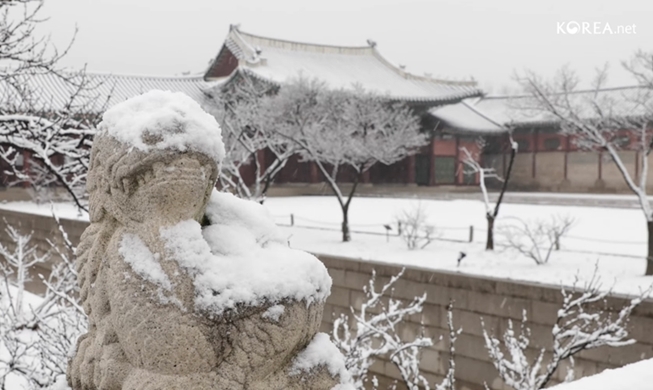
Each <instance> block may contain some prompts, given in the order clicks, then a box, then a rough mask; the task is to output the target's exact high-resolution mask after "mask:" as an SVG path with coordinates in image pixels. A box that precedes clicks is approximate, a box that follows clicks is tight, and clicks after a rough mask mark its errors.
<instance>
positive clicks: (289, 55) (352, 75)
mask: <svg viewBox="0 0 653 390" xmlns="http://www.w3.org/2000/svg"><path fill="white" fill-rule="evenodd" d="M225 46H226V47H227V48H228V49H229V51H231V53H232V54H233V55H235V56H236V57H237V58H238V59H239V60H241V61H240V68H239V70H240V71H245V72H248V73H250V74H252V75H254V76H256V77H260V78H262V79H264V80H267V81H270V82H273V83H275V84H281V83H284V82H288V81H289V80H292V79H293V78H297V77H299V76H302V77H308V78H317V79H319V80H321V81H324V82H326V83H327V85H328V86H329V87H331V88H352V87H353V86H354V85H360V86H362V87H363V88H365V89H366V90H369V91H373V92H376V93H379V94H383V95H388V96H390V97H392V98H396V99H399V100H406V101H424V102H449V101H457V100H460V99H463V98H465V97H470V96H479V95H480V91H479V89H478V88H477V87H476V83H475V82H471V81H466V82H465V81H462V82H455V81H446V80H437V79H433V78H430V77H426V76H424V77H423V76H416V75H413V74H410V73H408V72H405V71H404V70H403V69H400V68H398V67H396V66H394V65H392V64H391V63H389V62H388V61H387V60H386V59H384V58H383V57H382V56H381V55H380V54H379V53H378V51H377V50H376V48H375V47H373V46H365V47H339V46H326V45H314V44H305V43H298V42H290V41H283V40H278V39H271V38H265V37H259V36H256V35H252V34H248V33H244V32H241V31H239V30H238V29H237V28H232V30H231V31H230V32H229V35H228V37H227V39H226V41H225ZM218 60H219V58H218V59H216V61H215V62H214V64H215V63H217V62H218ZM212 72H213V68H210V69H209V71H208V72H207V75H206V76H207V79H208V78H214V77H224V76H227V75H215V74H213V73H212Z"/></svg>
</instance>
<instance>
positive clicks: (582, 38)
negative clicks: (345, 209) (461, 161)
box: [43, 0, 653, 93]
mask: <svg viewBox="0 0 653 390" xmlns="http://www.w3.org/2000/svg"><path fill="white" fill-rule="evenodd" d="M44 13H45V14H46V15H48V16H50V20H49V21H48V22H47V24H46V25H45V27H44V29H43V30H44V31H47V32H49V33H51V34H52V38H53V40H54V41H55V42H56V43H58V44H60V45H63V43H64V42H66V40H67V39H69V38H70V36H71V35H72V33H73V31H74V27H75V25H77V27H78V28H79V32H78V35H77V41H76V42H75V45H74V47H73V49H72V51H71V52H70V55H69V56H68V57H67V58H66V59H65V61H64V65H66V66H70V67H79V66H83V65H84V64H87V65H88V68H89V70H92V71H105V72H112V73H129V74H152V75H174V74H180V73H181V72H185V71H191V72H194V73H197V72H202V71H204V70H205V69H206V66H207V64H208V62H209V60H210V59H212V58H213V57H214V56H215V55H216V54H217V52H218V50H219V49H220V46H221V45H222V42H223V39H224V38H225V36H226V34H227V32H228V29H229V24H231V23H239V24H240V25H241V30H243V31H246V32H250V33H254V34H258V35H264V36H270V37H275V38H283V39H289V40H297V41H305V42H313V43H323V44H335V45H356V46H360V45H365V42H366V40H367V39H368V38H371V39H373V40H375V41H376V42H377V43H378V46H377V47H378V49H379V51H380V52H381V53H382V54H383V55H384V56H385V57H386V58H387V59H388V60H390V61H392V62H393V63H396V64H404V65H406V66H407V70H408V71H411V72H413V73H416V74H423V73H425V72H426V73H430V74H432V75H433V76H440V77H444V78H453V79H460V78H464V79H469V78H470V77H472V76H473V77H474V78H475V79H476V80H478V81H479V83H480V85H481V86H482V87H484V88H485V89H489V90H491V91H492V92H494V93H499V92H501V91H502V88H503V86H505V85H509V84H511V83H512V82H511V76H512V74H513V72H514V71H515V70H523V69H525V68H528V69H532V70H534V71H536V72H538V73H540V74H543V75H546V76H550V75H551V74H553V72H554V71H555V70H556V69H558V68H559V67H560V66H562V65H564V64H570V66H572V67H573V68H575V69H576V70H578V71H579V72H580V73H581V74H582V75H583V76H584V78H585V79H590V78H591V75H592V72H593V69H595V68H596V67H599V66H601V65H602V64H604V63H605V62H609V63H610V64H611V78H610V84H611V85H624V84H632V82H631V80H630V79H629V78H628V76H627V75H626V74H625V72H623V71H622V70H621V69H620V60H623V59H627V58H628V57H630V56H631V55H632V53H633V52H634V51H635V50H636V49H638V48H642V49H646V50H653V21H651V14H653V1H650V0H637V1H635V0H598V1H597V0H594V1H592V0H578V1H571V0H567V1H562V0H554V1H551V0H546V1H545V0H540V1H530V0H529V1H525V0H493V1H482V0H474V1H473V0H438V1H436V0H430V1H415V0H403V1H396V0H395V1H393V0H329V1H319V2H318V1H307V0H274V1H270V0H259V1H256V0H232V1H226V0H183V1H171V0H48V1H47V2H46V6H45V9H44ZM571 21H575V22H579V23H582V22H587V23H591V24H592V27H591V28H592V29H594V23H598V26H599V29H604V28H605V25H606V23H607V24H609V26H610V28H611V29H613V30H616V29H617V26H619V25H622V26H625V25H635V30H634V34H633V33H631V34H613V35H608V34H591V35H590V34H587V33H582V31H581V32H579V33H576V34H574V35H571V34H566V35H562V34H559V33H558V31H557V29H558V23H562V25H561V26H562V28H563V29H565V28H566V27H567V23H568V22H571ZM570 26H572V27H573V25H570Z"/></svg>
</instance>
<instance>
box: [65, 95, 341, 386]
mask: <svg viewBox="0 0 653 390" xmlns="http://www.w3.org/2000/svg"><path fill="white" fill-rule="evenodd" d="M223 155H224V147H223V145H222V141H221V138H220V128H219V126H218V124H217V123H216V121H215V120H214V118H213V117H211V116H210V115H208V114H206V113H205V112H204V111H202V110H201V108H200V107H199V105H198V104H197V103H195V102H194V101H193V100H191V99H190V98H188V97H187V96H186V95H183V94H179V93H177V94H175V93H171V92H162V91H152V92H149V93H146V94H144V95H141V96H139V97H136V98H133V99H130V100H128V101H126V102H124V103H122V104H119V105H117V106H115V107H114V108H112V109H110V110H108V111H107V112H106V113H105V114H104V116H103V122H102V124H101V125H100V127H99V133H98V135H97V136H96V138H95V140H94V143H93V150H92V157H91V163H90V168H89V174H88V191H89V194H90V219H91V225H90V226H89V227H88V228H87V229H86V231H85V232H84V234H83V236H82V241H81V243H80V245H79V248H78V260H77V261H78V265H77V266H78V271H79V283H80V286H81V296H80V298H81V301H82V302H83V306H84V310H85V311H86V313H87V314H88V316H89V330H88V333H87V334H85V335H84V336H82V337H81V338H80V340H79V342H78V344H77V351H76V353H75V355H74V357H73V358H72V361H71V364H70V367H69V372H68V380H69V383H70V385H71V386H72V388H73V389H74V390H82V389H84V390H86V389H102V390H112V389H129V390H145V389H157V390H173V389H183V390H195V389H197V390H200V389H225V390H226V389H228V390H238V389H256V390H274V389H279V390H280V389H333V388H337V389H348V388H350V385H348V384H346V383H347V382H348V378H347V377H348V374H347V372H346V370H345V368H344V361H343V359H342V356H341V355H340V353H339V352H338V350H337V349H336V348H335V346H333V344H331V343H330V341H329V338H328V337H327V336H326V335H325V334H320V333H317V330H318V327H319V325H320V321H321V317H322V310H323V305H324V300H325V299H326V297H327V296H328V294H329V292H330V288H331V279H330V278H329V275H328V274H327V271H326V269H325V268H324V266H323V265H322V263H320V262H319V261H318V260H317V259H316V258H315V257H313V256H311V255H309V254H307V253H304V252H301V251H297V250H292V249H290V248H288V245H287V243H286V240H285V239H284V238H283V237H281V236H280V234H279V232H278V231H277V228H276V226H275V225H274V223H273V221H272V219H271V217H270V216H269V214H268V213H267V212H266V211H265V209H264V208H263V206H260V205H258V204H256V203H253V202H249V201H244V200H240V199H237V198H235V197H233V196H232V195H230V194H224V193H218V192H217V191H215V190H214V184H215V181H216V178H217V176H218V167H219V164H220V161H221V160H222V158H223Z"/></svg>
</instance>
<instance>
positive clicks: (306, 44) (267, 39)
mask: <svg viewBox="0 0 653 390" xmlns="http://www.w3.org/2000/svg"><path fill="white" fill-rule="evenodd" d="M231 31H233V32H235V33H237V34H238V35H240V36H241V37H243V36H244V37H250V38H254V39H259V40H262V41H269V42H279V43H282V44H291V45H299V46H306V47H318V48H325V49H344V50H361V51H369V50H370V49H371V48H372V47H371V46H370V45H365V46H342V45H328V44H321V43H310V42H299V41H292V40H289V39H280V38H271V37H264V36H262V35H257V34H252V33H248V32H244V31H241V30H240V28H238V27H236V26H234V28H233V29H232V30H231ZM246 43H247V44H248V45H250V46H251V42H246Z"/></svg>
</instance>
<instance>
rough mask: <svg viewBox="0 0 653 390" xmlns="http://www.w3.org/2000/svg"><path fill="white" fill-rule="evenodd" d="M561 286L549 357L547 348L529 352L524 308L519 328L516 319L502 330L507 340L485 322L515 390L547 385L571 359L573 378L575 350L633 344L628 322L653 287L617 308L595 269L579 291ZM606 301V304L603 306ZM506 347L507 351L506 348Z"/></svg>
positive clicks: (497, 362) (488, 342) (489, 343)
mask: <svg viewBox="0 0 653 390" xmlns="http://www.w3.org/2000/svg"><path fill="white" fill-rule="evenodd" d="M575 286H576V284H575V285H574V291H572V292H570V291H567V290H566V289H565V288H563V289H562V296H563V304H562V307H561V308H560V310H558V314H557V320H556V324H555V325H554V327H553V329H552V330H551V335H552V338H553V346H552V354H551V357H550V358H548V362H545V350H544V349H541V351H540V353H539V354H538V355H537V357H536V358H535V359H534V360H530V359H529V358H528V357H527V356H526V355H527V354H526V350H527V348H528V346H529V343H530V329H529V328H528V327H527V326H526V320H527V319H526V312H525V311H524V313H523V319H522V324H521V330H520V332H516V331H515V329H514V328H513V324H512V321H509V322H508V329H506V331H505V333H504V335H503V341H500V340H499V339H497V338H495V337H494V336H490V335H489V334H488V333H487V330H486V329H485V325H483V335H484V337H485V346H486V348H487V350H488V353H489V355H490V358H491V359H492V362H493V364H494V366H495V368H496V369H497V370H498V372H499V376H500V377H501V379H502V380H503V381H504V382H505V383H506V384H507V385H508V386H510V387H512V388H513V389H515V390H539V389H542V388H544V387H545V386H546V385H547V384H548V383H549V381H550V379H551V378H552V376H553V374H554V373H555V372H556V371H557V369H558V368H559V367H560V364H561V363H562V362H563V361H566V360H567V361H569V364H570V371H569V373H568V375H567V379H568V380H571V379H572V378H573V357H574V355H576V354H577V353H579V352H581V351H583V350H588V349H593V348H599V347H603V346H610V347H622V346H626V345H630V344H633V343H634V342H635V340H633V339H630V338H628V330H627V329H626V325H627V323H628V319H629V317H630V314H631V313H632V311H633V309H635V307H637V305H639V304H640V303H641V302H642V300H643V299H644V298H645V297H647V296H649V294H650V293H651V288H649V289H648V290H646V291H645V292H643V293H642V294H641V295H640V296H639V297H637V298H634V299H632V300H631V301H630V302H629V303H628V304H626V305H625V306H624V307H622V308H621V309H620V310H619V312H617V313H614V312H611V311H609V308H608V307H607V302H606V299H607V297H608V296H609V294H610V291H609V290H602V289H601V285H600V282H599V279H598V276H597V274H596V272H595V273H594V276H593V277H592V279H591V280H590V281H589V283H587V284H586V285H585V287H584V288H583V290H581V291H580V292H575ZM601 304H602V306H603V307H602V308H601V307H599V306H600V305H601ZM504 351H505V352H507V355H506V353H505V352H504Z"/></svg>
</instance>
